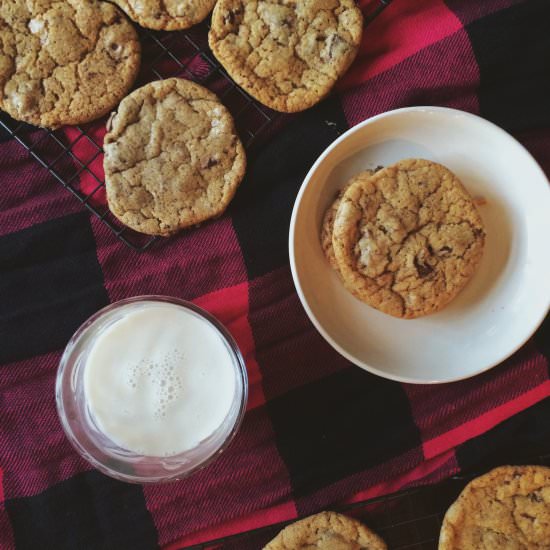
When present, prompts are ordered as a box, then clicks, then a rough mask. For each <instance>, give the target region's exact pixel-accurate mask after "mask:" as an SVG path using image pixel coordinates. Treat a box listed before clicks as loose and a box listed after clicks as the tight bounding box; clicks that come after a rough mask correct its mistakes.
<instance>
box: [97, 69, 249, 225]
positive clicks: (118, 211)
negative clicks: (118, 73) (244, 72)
mask: <svg viewBox="0 0 550 550" xmlns="http://www.w3.org/2000/svg"><path fill="white" fill-rule="evenodd" d="M107 129H108V132H107V135H106V136H105V141H104V149H105V160H104V167H105V183H106V187H107V200H108V202H109V208H110V209H111V211H112V212H113V214H114V215H115V216H116V217H117V218H118V219H119V220H120V221H121V222H122V223H124V224H125V225H127V226H129V227H131V228H132V229H135V230H136V231H140V232H142V233H147V234H150V235H169V234H171V233H174V232H175V231H177V230H178V229H181V228H183V227H188V226H190V225H194V224H197V223H199V222H202V221H204V220H206V219H208V218H212V217H215V216H219V215H220V214H221V213H222V212H223V211H224V210H225V209H226V207H227V205H228V204H229V202H230V201H231V199H232V198H233V195H234V194H235V191H236V190H237V186H238V185H239V183H240V181H241V179H242V178H243V176H244V171H245V165H246V159H245V153H244V149H243V146H242V144H241V142H240V140H239V138H238V137H237V135H236V133H235V127H234V124H233V119H232V118H231V115H230V114H229V112H228V111H227V109H226V108H225V107H224V106H223V105H222V104H221V103H220V102H219V101H218V98H217V97H216V95H215V94H213V93H212V92H210V91H208V90H206V89H205V88H203V87H202V86H199V85H198V84H195V83H194V82H190V81H188V80H183V79H179V78H171V79H168V80H162V81H157V82H151V83H149V84H146V85H145V86H143V87H142V88H139V89H138V90H135V91H134V92H132V93H131V94H130V95H129V96H128V97H126V98H125V99H124V100H123V101H122V102H121V104H120V106H119V108H118V111H117V112H116V113H115V114H114V115H113V116H112V117H111V120H110V121H109V124H108V128H107Z"/></svg>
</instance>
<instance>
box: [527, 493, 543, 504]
mask: <svg viewBox="0 0 550 550" xmlns="http://www.w3.org/2000/svg"><path fill="white" fill-rule="evenodd" d="M529 499H530V500H531V502H544V500H543V499H542V498H541V496H540V495H538V494H537V493H531V494H530V495H529Z"/></svg>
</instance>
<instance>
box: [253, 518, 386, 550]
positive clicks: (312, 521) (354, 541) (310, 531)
mask: <svg viewBox="0 0 550 550" xmlns="http://www.w3.org/2000/svg"><path fill="white" fill-rule="evenodd" d="M297 548H303V549H304V550H309V549H311V550H313V549H318V550H385V549H386V548H387V547H386V544H385V542H384V541H383V540H382V539H381V538H380V537H379V536H378V535H376V534H375V533H373V532H372V531H371V530H369V529H368V528H367V527H365V526H364V525H363V524H362V523H361V522H360V521H357V520H356V519H353V518H349V517H347V516H343V515H342V514H337V513H336V512H321V513H320V514H316V515H314V516H310V517H307V518H304V519H301V520H300V521H297V522H295V523H292V524H291V525H288V526H287V527H285V528H284V529H283V530H282V531H281V532H280V533H279V534H278V535H277V536H276V537H275V538H274V539H273V540H272V541H271V542H270V543H269V544H268V545H267V546H265V547H264V550H296V549H297Z"/></svg>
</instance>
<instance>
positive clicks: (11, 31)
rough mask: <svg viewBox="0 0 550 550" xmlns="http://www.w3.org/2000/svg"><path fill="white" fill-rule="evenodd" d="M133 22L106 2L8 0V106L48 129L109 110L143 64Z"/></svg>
mask: <svg viewBox="0 0 550 550" xmlns="http://www.w3.org/2000/svg"><path fill="white" fill-rule="evenodd" d="M140 58H141V55H140V44H139V40H138V37H137V34H136V31H135V29H134V28H133V26H132V24H131V23H130V21H128V20H127V18H126V17H125V16H124V14H123V13H122V12H121V11H120V10H119V9H118V8H117V7H116V6H113V5H112V4H109V3H108V2H102V1H98V0H67V1H57V0H2V2H1V3H0V108H2V109H3V110H4V111H6V112H7V113H8V114H10V115H11V116H12V117H13V118H15V119H16V120H21V121H24V122H28V123H30V124H34V125H36V126H43V127H47V128H57V127H59V126H63V125H65V124H81V123H84V122H88V121H90V120H94V119H96V118H99V117H101V116H103V115H104V114H106V113H108V112H109V111H110V110H111V109H113V107H115V106H116V105H117V104H118V102H119V101H120V100H121V99H122V98H123V97H124V96H125V95H126V94H127V93H128V90H129V89H130V87H131V86H132V84H133V82H134V80H135V77H136V75H137V72H138V70H139V65H140Z"/></svg>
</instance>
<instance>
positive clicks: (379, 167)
mask: <svg viewBox="0 0 550 550" xmlns="http://www.w3.org/2000/svg"><path fill="white" fill-rule="evenodd" d="M382 168H384V167H383V166H382V165H380V164H379V165H378V166H377V167H376V168H375V169H374V171H375V172H378V170H382Z"/></svg>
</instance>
